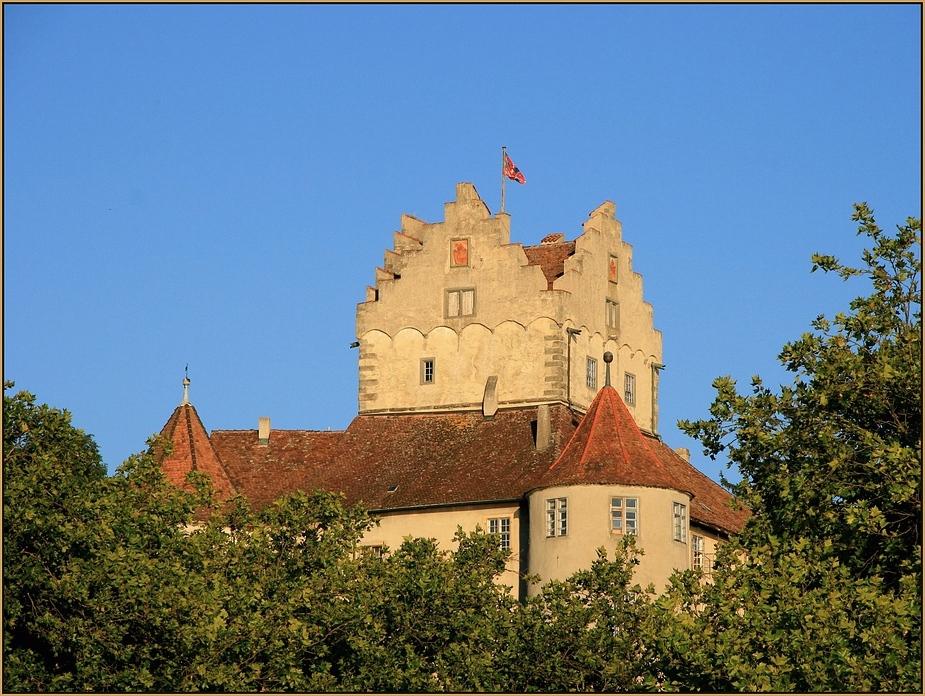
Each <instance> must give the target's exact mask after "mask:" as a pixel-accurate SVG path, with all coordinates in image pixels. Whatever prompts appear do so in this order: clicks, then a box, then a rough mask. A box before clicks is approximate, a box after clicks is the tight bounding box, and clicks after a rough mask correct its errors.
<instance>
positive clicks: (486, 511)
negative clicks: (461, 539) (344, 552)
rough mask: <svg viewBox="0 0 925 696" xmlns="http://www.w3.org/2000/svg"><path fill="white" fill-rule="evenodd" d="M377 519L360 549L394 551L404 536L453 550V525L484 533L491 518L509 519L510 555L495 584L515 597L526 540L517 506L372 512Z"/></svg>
mask: <svg viewBox="0 0 925 696" xmlns="http://www.w3.org/2000/svg"><path fill="white" fill-rule="evenodd" d="M376 515H377V516H378V517H379V519H380V523H379V525H378V526H376V527H373V528H372V529H371V530H370V531H368V532H367V533H366V534H365V535H364V537H363V540H362V541H361V542H360V543H361V545H363V546H382V545H385V546H388V547H389V548H390V549H393V550H394V549H397V548H398V547H399V546H401V543H402V541H403V540H404V539H405V537H408V536H412V537H424V538H427V539H431V538H432V539H436V540H437V543H438V545H439V546H440V548H441V549H446V550H448V551H449V550H455V549H456V544H455V543H454V542H453V537H454V536H455V534H456V530H457V526H461V527H462V528H463V531H465V532H473V531H475V529H476V527H479V528H481V529H482V531H484V532H487V531H488V520H489V518H492V517H498V518H500V517H509V518H510V519H511V556H510V558H509V559H508V562H507V569H506V570H505V572H503V573H502V574H501V575H500V576H499V578H498V582H499V583H500V584H502V585H505V586H508V587H511V588H512V591H513V592H514V593H515V595H516V594H517V592H518V589H519V584H520V583H519V578H520V564H521V559H522V557H523V555H524V554H525V548H524V544H525V543H526V540H525V539H524V538H523V536H522V534H521V514H520V506H519V505H518V504H517V503H514V502H511V503H498V504H491V505H460V506H457V507H454V508H452V509H451V508H428V509H421V510H402V511H395V512H382V513H376Z"/></svg>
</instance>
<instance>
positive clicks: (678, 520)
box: [672, 503, 687, 544]
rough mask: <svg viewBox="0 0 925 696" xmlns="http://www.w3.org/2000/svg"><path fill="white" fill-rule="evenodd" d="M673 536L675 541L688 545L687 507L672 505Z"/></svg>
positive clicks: (680, 504) (677, 504) (678, 504)
mask: <svg viewBox="0 0 925 696" xmlns="http://www.w3.org/2000/svg"><path fill="white" fill-rule="evenodd" d="M672 517H673V525H674V529H673V536H674V540H675V541H680V542H682V543H685V544H686V543H687V505H685V504H684V503H672Z"/></svg>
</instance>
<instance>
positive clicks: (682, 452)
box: [674, 447, 691, 462]
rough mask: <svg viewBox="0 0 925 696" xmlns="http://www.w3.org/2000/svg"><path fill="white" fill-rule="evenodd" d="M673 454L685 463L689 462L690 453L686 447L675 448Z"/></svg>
mask: <svg viewBox="0 0 925 696" xmlns="http://www.w3.org/2000/svg"><path fill="white" fill-rule="evenodd" d="M674 453H675V454H676V455H678V456H679V457H681V459H683V460H684V461H686V462H689V461H690V460H691V451H690V450H689V449H687V447H675V448H674Z"/></svg>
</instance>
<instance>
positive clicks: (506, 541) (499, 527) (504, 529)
mask: <svg viewBox="0 0 925 696" xmlns="http://www.w3.org/2000/svg"><path fill="white" fill-rule="evenodd" d="M488 533H489V534H498V535H499V536H500V537H501V550H502V551H510V550H511V518H510V517H495V518H492V519H490V520H488Z"/></svg>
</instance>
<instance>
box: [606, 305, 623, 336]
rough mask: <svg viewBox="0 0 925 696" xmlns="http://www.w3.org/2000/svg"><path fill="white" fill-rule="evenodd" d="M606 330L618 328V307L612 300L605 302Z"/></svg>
mask: <svg viewBox="0 0 925 696" xmlns="http://www.w3.org/2000/svg"><path fill="white" fill-rule="evenodd" d="M607 328H608V329H619V328H620V305H619V304H617V303H616V302H614V301H613V300H607Z"/></svg>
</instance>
